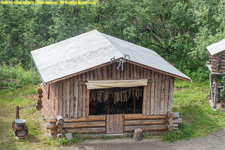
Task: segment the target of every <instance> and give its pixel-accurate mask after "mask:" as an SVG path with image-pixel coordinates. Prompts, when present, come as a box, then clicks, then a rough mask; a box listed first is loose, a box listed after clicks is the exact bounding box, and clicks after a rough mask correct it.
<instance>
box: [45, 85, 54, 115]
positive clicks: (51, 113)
mask: <svg viewBox="0 0 225 150" xmlns="http://www.w3.org/2000/svg"><path fill="white" fill-rule="evenodd" d="M42 89H43V93H42V95H43V97H42V105H43V106H46V107H45V108H46V111H47V113H48V115H49V116H50V117H56V116H57V114H56V112H55V110H54V109H53V108H52V107H51V104H50V102H49V100H48V97H47V94H46V91H45V89H44V88H43V86H42Z"/></svg>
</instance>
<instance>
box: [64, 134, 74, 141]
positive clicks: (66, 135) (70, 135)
mask: <svg viewBox="0 0 225 150" xmlns="http://www.w3.org/2000/svg"><path fill="white" fill-rule="evenodd" d="M65 138H66V139H67V140H72V139H73V135H72V133H66V134H65Z"/></svg>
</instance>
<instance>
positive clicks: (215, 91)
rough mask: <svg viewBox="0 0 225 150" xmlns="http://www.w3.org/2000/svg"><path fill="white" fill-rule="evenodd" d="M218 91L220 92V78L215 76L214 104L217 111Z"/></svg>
mask: <svg viewBox="0 0 225 150" xmlns="http://www.w3.org/2000/svg"><path fill="white" fill-rule="evenodd" d="M217 90H218V76H217V75H215V86H214V102H213V108H214V109H216V103H217Z"/></svg>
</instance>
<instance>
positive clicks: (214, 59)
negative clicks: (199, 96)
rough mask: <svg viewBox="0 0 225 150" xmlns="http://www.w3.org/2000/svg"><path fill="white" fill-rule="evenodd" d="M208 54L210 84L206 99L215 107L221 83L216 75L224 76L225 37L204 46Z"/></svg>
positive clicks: (221, 87) (221, 86) (207, 64)
mask: <svg viewBox="0 0 225 150" xmlns="http://www.w3.org/2000/svg"><path fill="white" fill-rule="evenodd" d="M206 48H207V50H208V54H209V61H207V63H206V66H207V67H208V69H209V71H210V73H209V79H210V85H209V95H208V100H209V103H210V106H211V107H212V108H213V109H217V101H218V98H219V97H220V90H221V89H223V85H222V84H221V83H220V82H219V80H218V76H225V39H223V40H221V41H219V42H217V43H214V44H211V45H209V46H207V47H206Z"/></svg>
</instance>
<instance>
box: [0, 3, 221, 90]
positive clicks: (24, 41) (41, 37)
mask: <svg viewBox="0 0 225 150" xmlns="http://www.w3.org/2000/svg"><path fill="white" fill-rule="evenodd" d="M224 8H225V3H224V2H223V1H218V0H217V1H215V0H207V1H199V0H181V1H177V0H164V1H158V0H151V1H147V0H145V1H140V0H123V1H118V0H115V1H108V0H101V1H98V2H97V4H96V5H21V6H20V5H0V16H1V18H0V49H1V52H0V64H3V63H5V64H6V65H11V66H15V65H16V64H19V63H21V65H22V67H25V68H28V67H29V66H30V56H29V55H30V51H31V50H34V49H38V48H40V47H43V46H46V45H49V44H52V43H55V42H58V41H61V40H64V39H68V38H70V37H73V36H76V35H79V34H81V33H84V32H87V31H90V30H93V29H98V30H99V31H101V32H104V33H107V34H110V35H112V36H115V37H118V38H121V39H124V40H127V41H129V42H132V43H135V44H138V45H141V46H144V47H147V48H150V49H153V50H155V51H156V52H157V53H159V54H160V55H161V56H163V57H164V58H165V59H166V60H167V61H169V62H173V63H174V64H175V67H177V68H179V70H181V71H183V72H184V73H186V74H187V75H189V76H190V77H192V78H193V79H197V80H201V81H205V80H207V79H208V76H207V75H206V74H207V68H206V67H205V63H206V61H207V59H208V58H207V57H208V53H207V50H206V46H207V45H209V44H212V43H214V42H217V41H219V40H221V39H222V38H224V35H225V33H224V23H225V18H224V16H225V15H224V11H223V10H224ZM1 82H2V81H1ZM21 82H22V81H21ZM0 84H1V83H0ZM15 86H16V85H15V84H12V85H10V87H12V88H15Z"/></svg>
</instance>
